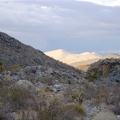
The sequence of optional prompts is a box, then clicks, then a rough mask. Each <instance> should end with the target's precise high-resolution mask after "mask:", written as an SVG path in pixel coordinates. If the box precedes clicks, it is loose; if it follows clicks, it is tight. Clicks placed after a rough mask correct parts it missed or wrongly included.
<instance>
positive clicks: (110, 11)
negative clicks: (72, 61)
mask: <svg viewBox="0 0 120 120" xmlns="http://www.w3.org/2000/svg"><path fill="white" fill-rule="evenodd" d="M0 31H2V32H6V33H7V34H9V35H11V36H13V37H15V38H17V39H18V40H20V41H21V42H23V43H25V44H27V45H31V46H32V47H34V48H36V49H39V50H41V51H43V52H46V51H51V50H55V49H65V50H66V51H70V52H74V53H82V52H97V53H99V54H107V53H118V54H120V0H0Z"/></svg>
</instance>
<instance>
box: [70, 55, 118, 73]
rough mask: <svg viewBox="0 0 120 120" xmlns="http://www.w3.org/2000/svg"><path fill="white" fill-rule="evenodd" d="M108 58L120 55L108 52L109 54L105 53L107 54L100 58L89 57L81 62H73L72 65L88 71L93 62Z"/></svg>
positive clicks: (116, 57)
mask: <svg viewBox="0 0 120 120" xmlns="http://www.w3.org/2000/svg"><path fill="white" fill-rule="evenodd" d="M107 58H109V59H110V58H115V59H120V55H118V54H115V53H112V54H108V55H105V56H101V57H100V58H95V59H89V60H85V61H79V62H75V63H72V64H70V65H71V66H73V67H75V68H78V69H80V70H83V71H87V70H88V68H89V66H90V65H91V64H92V63H95V62H97V61H99V60H103V59H107Z"/></svg>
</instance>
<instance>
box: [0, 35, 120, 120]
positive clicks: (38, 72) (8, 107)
mask: <svg viewBox="0 0 120 120" xmlns="http://www.w3.org/2000/svg"><path fill="white" fill-rule="evenodd" d="M2 63H3V64H4V66H3V68H2V67H1V66H2V65H3V64H2ZM7 66H9V67H7ZM16 67H18V68H19V69H16ZM119 73H120V60H119V59H106V60H100V61H99V62H97V63H94V64H92V65H91V67H90V68H89V70H88V72H87V73H86V74H85V73H84V72H81V71H79V70H76V69H75V68H73V67H70V66H68V65H66V64H63V63H61V62H58V61H56V60H54V59H52V58H49V57H48V56H46V55H44V54H43V53H42V52H41V51H39V50H36V49H34V48H32V47H30V46H26V45H24V44H22V43H21V42H19V41H18V40H16V39H14V38H12V37H10V36H8V35H7V34H5V33H0V120H105V119H106V120H120V92H119V91H120V82H119V80H120V79H119V78H120V76H119ZM85 75H86V78H87V79H85V78H84V76H85ZM116 78H117V79H116ZM103 81H105V82H103Z"/></svg>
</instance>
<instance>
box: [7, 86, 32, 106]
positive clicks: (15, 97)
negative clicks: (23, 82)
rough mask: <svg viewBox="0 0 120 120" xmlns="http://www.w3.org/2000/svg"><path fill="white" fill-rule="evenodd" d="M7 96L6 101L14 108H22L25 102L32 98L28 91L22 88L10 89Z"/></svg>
mask: <svg viewBox="0 0 120 120" xmlns="http://www.w3.org/2000/svg"><path fill="white" fill-rule="evenodd" d="M8 94H9V95H8V99H9V100H10V103H11V105H12V106H14V107H15V108H24V107H25V106H26V101H27V100H28V99H30V98H32V96H31V93H30V91H28V90H27V89H24V88H16V87H13V88H10V89H9V92H8Z"/></svg>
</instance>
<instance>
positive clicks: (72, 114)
mask: <svg viewBox="0 0 120 120" xmlns="http://www.w3.org/2000/svg"><path fill="white" fill-rule="evenodd" d="M62 112H63V119H64V120H66V119H68V120H69V119H70V120H74V119H75V118H76V117H79V119H80V118H81V120H82V119H83V116H84V115H85V110H84V108H83V107H82V106H80V105H78V104H75V103H69V104H67V105H65V106H63V108H62Z"/></svg>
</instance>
